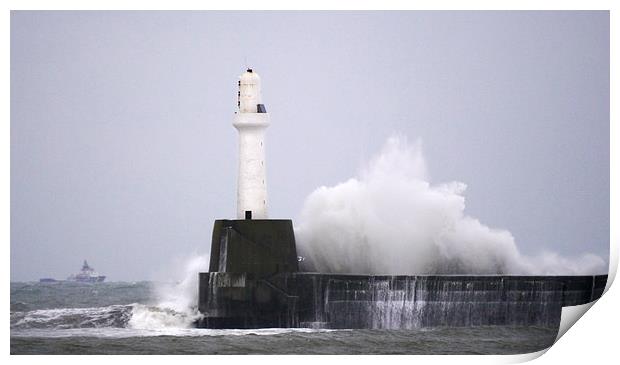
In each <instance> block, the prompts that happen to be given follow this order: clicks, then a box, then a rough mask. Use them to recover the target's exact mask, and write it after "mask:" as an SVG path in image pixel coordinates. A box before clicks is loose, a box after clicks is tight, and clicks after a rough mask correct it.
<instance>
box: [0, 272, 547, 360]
mask: <svg viewBox="0 0 620 365" xmlns="http://www.w3.org/2000/svg"><path fill="white" fill-rule="evenodd" d="M190 289H191V288H190ZM196 291H197V289H196ZM191 292H193V290H190V293H191ZM162 293H164V295H162ZM166 293H168V295H165V294H166ZM187 295H188V291H187V288H183V290H179V288H178V287H177V286H176V285H175V284H160V283H153V282H134V283H125V282H111V283H96V284H81V283H66V282H60V283H31V282H29V283H25V282H14V283H11V313H10V315H11V354H520V353H528V352H535V351H539V350H542V349H544V348H547V347H549V346H551V345H552V344H553V341H554V340H555V337H556V335H557V328H556V329H549V328H540V327H476V328H432V329H424V328H422V329H416V330H398V331H395V330H326V329H304V328H301V329H284V328H265V329H257V330H239V329H232V330H211V329H198V328H192V322H193V321H194V320H195V319H196V316H197V315H198V313H196V312H195V310H194V309H193V308H191V305H188V304H187V303H193V302H194V300H193V298H191V297H190V298H187ZM175 296H178V298H175ZM179 303H181V304H183V305H185V306H187V308H184V307H183V305H181V306H179Z"/></svg>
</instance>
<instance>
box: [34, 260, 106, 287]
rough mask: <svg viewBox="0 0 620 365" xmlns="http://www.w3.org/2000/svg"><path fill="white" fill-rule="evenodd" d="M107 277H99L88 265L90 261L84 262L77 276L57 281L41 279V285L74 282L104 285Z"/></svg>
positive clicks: (73, 275)
mask: <svg viewBox="0 0 620 365" xmlns="http://www.w3.org/2000/svg"><path fill="white" fill-rule="evenodd" d="M105 278H106V277H105V275H99V274H98V273H97V272H96V271H95V269H94V268H92V267H91V266H90V265H88V261H86V260H84V263H83V264H82V270H81V271H80V272H79V273H77V274H72V275H70V276H69V277H68V278H67V280H56V279H53V278H41V279H39V282H40V283H57V282H61V281H72V282H77V283H102V282H103V281H104V280H105Z"/></svg>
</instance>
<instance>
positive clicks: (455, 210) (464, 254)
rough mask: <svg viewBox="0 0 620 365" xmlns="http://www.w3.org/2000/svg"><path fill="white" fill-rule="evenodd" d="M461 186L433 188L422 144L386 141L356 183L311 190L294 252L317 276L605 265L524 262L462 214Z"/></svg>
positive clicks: (599, 264) (597, 261)
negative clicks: (322, 274) (326, 274)
mask: <svg viewBox="0 0 620 365" xmlns="http://www.w3.org/2000/svg"><path fill="white" fill-rule="evenodd" d="M465 189H466V185H465V184H464V183H461V182H449V183H443V184H437V185H434V184H431V183H430V182H429V178H428V173H427V168H426V162H425V160H424V156H423V153H422V148H421V143H420V142H419V141H418V142H417V143H413V144H411V143H408V141H407V139H406V138H405V137H402V136H393V137H391V138H389V139H388V141H387V142H386V144H385V145H384V147H383V150H382V151H381V152H380V153H379V154H378V155H377V156H375V157H374V158H373V159H371V161H370V163H369V164H368V165H367V166H366V167H365V168H364V169H363V170H362V172H361V173H360V174H359V176H358V177H354V178H351V179H349V180H348V181H346V182H343V183H340V184H338V185H336V186H333V187H325V186H322V187H320V188H318V189H316V190H315V191H314V192H312V193H311V194H310V195H309V196H308V197H307V198H306V201H305V203H304V206H303V208H302V212H301V215H300V219H299V222H298V227H296V232H295V235H296V239H297V246H298V251H299V253H300V254H301V255H302V256H304V257H306V259H307V261H308V262H309V265H310V266H313V267H312V269H314V270H316V271H318V272H330V273H357V274H385V275H395V274H401V275H415V274H513V275H585V274H600V273H606V272H607V267H606V262H605V261H604V260H603V259H602V258H600V257H599V256H596V255H593V254H584V255H582V256H579V257H572V258H568V257H562V256H560V255H558V254H556V253H553V252H545V253H541V254H539V255H538V256H526V255H523V254H521V253H520V252H519V250H518V247H517V245H516V243H515V239H514V237H513V236H512V234H511V233H510V232H509V231H507V230H502V229H494V228H491V227H488V226H486V225H484V224H483V223H481V222H480V221H479V220H477V219H476V218H474V217H471V216H468V215H467V214H465V197H464V192H465Z"/></svg>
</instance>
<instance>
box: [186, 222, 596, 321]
mask: <svg viewBox="0 0 620 365" xmlns="http://www.w3.org/2000/svg"><path fill="white" fill-rule="evenodd" d="M209 270H210V272H208V273H200V274H199V275H200V278H199V279H200V283H199V302H198V307H199V310H200V312H201V313H202V314H203V317H202V319H200V320H198V321H197V322H196V325H197V326H198V327H203V328H270V327H271V328H273V327H281V328H288V327H311V328H386V329H412V328H424V327H437V326H449V327H464V326H540V327H550V328H557V327H558V325H559V323H560V315H561V312H562V307H564V306H573V305H579V304H585V303H589V302H591V301H593V300H596V299H598V298H600V296H601V295H602V293H603V290H604V288H605V285H606V282H607V275H597V276H501V275H490V276H459V275H431V276H378V275H341V274H320V273H305V272H298V265H297V253H296V249H295V237H294V233H293V227H292V222H291V221H290V220H218V221H216V222H215V225H214V230H213V241H212V248H211V262H210V269H209Z"/></svg>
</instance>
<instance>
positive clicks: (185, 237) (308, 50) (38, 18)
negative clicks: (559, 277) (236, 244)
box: [11, 11, 609, 280]
mask: <svg viewBox="0 0 620 365" xmlns="http://www.w3.org/2000/svg"><path fill="white" fill-rule="evenodd" d="M246 60H247V63H246ZM246 64H247V65H248V66H251V67H253V68H254V69H255V70H256V71H257V72H258V73H259V74H260V75H261V77H262V81H263V101H264V103H265V104H266V106H267V109H268V111H269V112H270V114H271V122H272V125H271V127H270V128H269V130H268V132H267V169H268V192H269V200H270V201H269V205H270V206H269V209H270V215H271V216H272V217H273V218H293V219H295V218H296V216H297V215H298V213H299V211H300V209H301V207H302V204H303V200H304V198H305V197H306V196H307V195H308V194H309V193H310V192H312V191H313V190H314V189H315V188H316V187H318V186H321V185H334V184H336V183H339V182H342V181H345V180H346V179H348V178H350V177H352V176H354V175H355V174H356V173H357V171H358V169H359V167H360V166H361V165H362V164H363V163H364V161H366V160H367V159H368V158H370V157H371V156H372V155H373V154H374V153H376V152H378V151H379V149H380V147H381V145H382V144H383V143H384V142H385V140H386V138H387V137H389V136H390V135H391V134H393V133H402V134H404V135H406V136H408V137H409V139H410V140H415V139H417V138H421V139H422V141H423V143H424V153H425V155H426V159H427V163H428V167H429V172H430V175H431V178H432V182H433V183H440V182H445V181H452V180H458V181H462V182H465V183H467V185H468V190H467V192H466V203H467V207H466V213H468V214H470V215H472V216H474V217H476V218H478V219H480V221H481V222H483V223H485V224H487V225H489V226H491V227H496V228H504V229H508V230H509V231H510V232H512V234H513V235H514V236H515V238H516V242H517V244H518V246H519V248H520V249H521V251H522V252H524V253H526V254H535V253H537V252H539V251H540V250H543V249H548V250H553V251H556V252H558V253H560V254H563V255H568V256H570V255H577V254H580V253H584V252H592V253H595V254H598V255H600V256H602V257H603V258H605V259H607V257H608V252H609V14H608V12H602V11H601V12H578V11H570V12H489V11H486V12H357V13H356V12H304V13H291V12H95V11H90V12H59V11H56V12H12V13H11V280H37V279H38V278H40V277H48V276H51V277H57V278H64V277H66V276H68V275H69V274H71V273H73V272H76V271H77V270H78V269H79V267H80V265H81V260H82V259H84V258H86V259H88V260H89V261H90V262H91V264H92V265H93V266H94V267H95V268H96V269H97V270H98V271H99V272H100V273H102V274H107V275H108V277H109V279H110V280H140V279H152V278H158V279H160V278H161V277H162V275H163V274H162V273H166V272H169V271H170V270H169V267H170V265H173V264H175V262H176V261H175V260H176V259H179V258H182V257H187V256H189V255H191V254H192V253H206V252H208V250H209V246H210V239H211V229H212V222H213V220H214V219H217V218H233V217H234V215H235V204H236V169H237V160H236V159H237V140H236V139H237V132H236V130H235V129H234V128H233V127H232V125H231V123H232V116H233V113H234V110H235V106H236V82H237V76H238V75H239V74H240V73H241V72H243V71H244V67H245V65H246Z"/></svg>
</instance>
